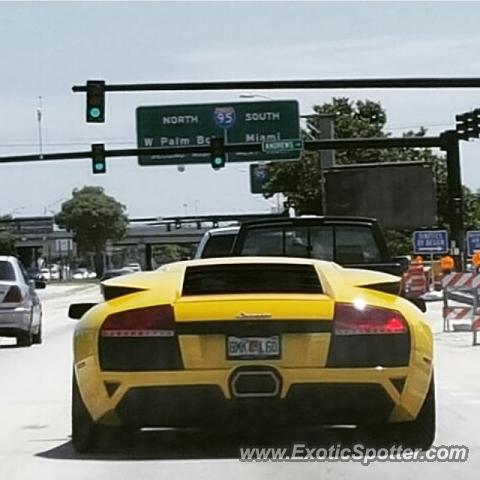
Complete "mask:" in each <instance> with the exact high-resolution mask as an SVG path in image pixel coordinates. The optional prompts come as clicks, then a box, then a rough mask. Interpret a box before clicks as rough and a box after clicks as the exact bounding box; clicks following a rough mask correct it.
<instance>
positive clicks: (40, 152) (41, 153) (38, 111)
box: [37, 96, 43, 159]
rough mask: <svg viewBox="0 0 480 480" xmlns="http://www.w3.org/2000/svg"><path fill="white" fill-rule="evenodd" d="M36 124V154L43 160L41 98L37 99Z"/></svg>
mask: <svg viewBox="0 0 480 480" xmlns="http://www.w3.org/2000/svg"><path fill="white" fill-rule="evenodd" d="M37 123H38V154H39V155H40V159H42V158H43V138H42V97H41V96H39V97H38V107H37Z"/></svg>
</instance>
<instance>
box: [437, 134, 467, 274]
mask: <svg viewBox="0 0 480 480" xmlns="http://www.w3.org/2000/svg"><path fill="white" fill-rule="evenodd" d="M440 138H441V139H443V147H442V149H443V150H444V151H445V152H446V156H447V188H448V219H449V224H450V238H451V240H452V245H451V247H452V248H451V251H452V253H453V256H454V258H455V264H456V267H457V270H458V271H462V270H463V263H464V262H463V251H464V244H465V238H464V229H463V187H462V178H461V171H460V148H459V140H458V135H457V132H456V131H455V130H448V131H446V132H444V133H442V134H441V135H440ZM456 249H458V253H457V250H456Z"/></svg>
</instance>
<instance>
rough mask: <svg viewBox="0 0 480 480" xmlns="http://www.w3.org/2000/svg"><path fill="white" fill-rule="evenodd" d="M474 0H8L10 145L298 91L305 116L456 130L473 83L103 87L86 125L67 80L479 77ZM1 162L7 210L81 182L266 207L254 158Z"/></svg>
mask: <svg viewBox="0 0 480 480" xmlns="http://www.w3.org/2000/svg"><path fill="white" fill-rule="evenodd" d="M479 18H480V3H476V2H475V3H474V2H457V1H456V2H366V1H365V2H364V1H362V2H340V1H339V2H299V1H296V2H0V62H1V63H0V65H1V66H0V72H1V75H0V156H6V155H14V154H29V153H38V149H39V146H38V142H39V135H38V122H37V108H38V106H39V103H38V102H39V101H38V97H39V96H41V97H42V140H43V144H44V146H43V151H44V152H55V151H57V152H58V151H73V150H87V149H88V148H89V145H90V144H91V143H105V145H106V147H107V148H123V147H125V148H133V147H135V144H136V143H135V142H136V129H135V110H136V108H137V107H138V106H148V105H167V104H182V103H183V104H185V103H187V104H196V103H210V102H237V101H241V98H239V96H240V95H242V94H246V93H257V94H261V95H266V96H268V97H270V98H272V99H275V100H282V99H296V100H298V101H299V104H300V111H301V113H304V114H307V113H310V112H311V108H312V105H315V104H320V103H323V102H325V101H329V100H330V99H331V98H332V96H348V97H349V98H351V99H352V100H356V99H365V98H369V99H372V100H375V101H380V102H381V103H382V105H383V107H384V108H385V109H386V111H387V117H388V124H387V127H388V128H387V129H388V130H389V131H391V132H392V134H393V135H401V134H402V132H403V131H405V130H410V129H412V128H418V127H420V126H425V127H427V128H428V132H429V134H438V133H439V132H441V131H443V130H446V129H448V128H454V124H455V122H454V118H455V114H458V113H462V112H465V111H468V110H470V109H472V108H476V107H479V106H480V92H479V91H478V90H468V89H464V90H446V89H443V90H410V91H407V90H383V91H382V90H361V91H359V90H356V91H355V90H348V91H340V90H332V91H327V90H321V91H320V90H318V91H314V90H297V91H280V90H274V91H257V92H250V91H249V92H245V91H230V92H136V93H111V94H107V98H106V103H107V109H106V123H105V124H87V123H85V95H84V94H79V93H77V94H74V93H72V91H71V87H72V86H73V85H83V84H85V82H86V80H88V79H104V80H106V82H107V83H129V82H130V83H141V82H167V81H168V82H171V81H178V82H185V81H209V80H211V81H215V80H216V81H220V80H270V79H302V78H303V79H305V78H312V79H322V78H368V77H414V76H418V77H426V76H446V77H464V76H480V56H479V55H478V52H479V51H480V32H479V29H478V19H479ZM461 158H462V177H463V182H464V183H465V184H466V185H468V186H469V187H470V188H472V189H473V190H477V189H478V188H480V168H479V165H478V162H479V161H480V141H477V142H468V143H467V142H462V146H461ZM107 162H108V163H107V169H108V173H107V174H106V175H92V173H91V163H90V161H89V160H71V161H68V162H67V161H62V162H42V163H28V164H27V163H23V164H20V163H19V164H8V165H0V215H1V214H9V213H11V214H13V215H15V216H25V215H43V214H51V213H53V212H56V211H58V210H59V208H60V207H61V203H62V201H64V200H65V199H66V198H68V197H69V196H70V195H71V192H72V190H73V189H74V188H81V187H83V186H84V185H100V186H103V187H104V188H105V190H106V192H107V193H108V194H110V195H113V196H114V197H115V198H117V199H118V200H119V201H121V202H122V203H123V204H125V205H126V206H127V210H128V213H129V215H130V216H131V217H141V216H168V215H183V214H195V213H199V214H207V213H212V214H213V213H240V212H241V213H247V212H248V213H254V212H267V211H270V209H271V207H272V205H273V203H274V202H273V201H272V200H267V199H263V198H262V196H260V195H253V194H251V193H250V192H249V176H248V164H231V165H227V167H226V168H224V169H222V170H220V171H214V170H213V169H212V168H211V167H210V165H204V166H191V167H187V169H186V171H185V172H183V173H181V172H179V171H178V170H177V168H176V167H174V166H172V167H165V166H155V167H152V166H149V167H140V166H138V164H137V161H136V159H135V158H124V159H109V160H107Z"/></svg>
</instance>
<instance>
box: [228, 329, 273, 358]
mask: <svg viewBox="0 0 480 480" xmlns="http://www.w3.org/2000/svg"><path fill="white" fill-rule="evenodd" d="M227 358H228V359H239V360H241V359H246V360H250V359H252V360H253V359H262V358H280V336H279V335H273V336H271V337H234V336H229V337H227Z"/></svg>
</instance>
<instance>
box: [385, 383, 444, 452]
mask: <svg viewBox="0 0 480 480" xmlns="http://www.w3.org/2000/svg"><path fill="white" fill-rule="evenodd" d="M387 432H388V433H387V435H386V439H387V441H388V443H389V444H392V443H393V444H396V445H398V444H400V445H402V446H403V447H405V448H414V449H421V450H428V449H429V448H430V447H431V446H432V444H433V442H434V440H435V432H436V407H435V380H434V377H433V374H432V379H431V381H430V386H429V388H428V392H427V395H426V397H425V401H424V402H423V405H422V408H421V409H420V412H419V413H418V415H417V418H416V419H415V420H413V421H411V422H404V423H397V424H390V425H389V426H388V427H387Z"/></svg>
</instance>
